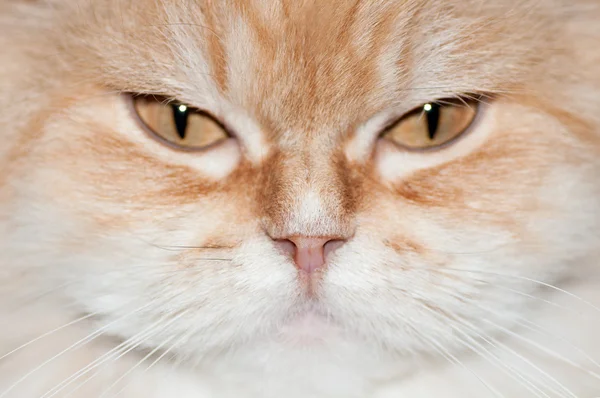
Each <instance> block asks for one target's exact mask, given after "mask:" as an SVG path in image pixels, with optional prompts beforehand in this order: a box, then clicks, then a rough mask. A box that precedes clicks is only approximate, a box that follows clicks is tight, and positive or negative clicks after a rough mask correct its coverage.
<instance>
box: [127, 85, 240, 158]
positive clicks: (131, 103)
mask: <svg viewBox="0 0 600 398" xmlns="http://www.w3.org/2000/svg"><path fill="white" fill-rule="evenodd" d="M125 96H126V101H127V105H128V107H129V111H130V113H131V114H132V116H133V119H134V120H135V122H136V124H137V125H138V126H139V127H140V128H141V129H142V130H143V131H144V133H145V134H146V135H147V136H149V137H150V138H152V139H153V140H155V141H157V142H158V143H160V144H161V145H164V146H166V147H168V148H169V149H171V150H174V151H177V152H187V153H190V152H192V153H202V152H205V151H209V150H211V149H214V148H216V147H218V146H220V145H222V144H223V143H225V142H227V141H229V140H230V139H235V138H236V136H235V134H233V133H232V130H231V129H230V128H229V127H228V126H227V125H226V124H225V123H223V122H222V121H221V120H219V119H218V118H216V117H215V116H214V115H213V114H212V113H210V112H208V111H206V110H203V109H199V108H196V107H193V106H189V105H187V104H185V103H183V102H180V101H177V100H175V99H171V98H168V97H166V96H163V95H158V94H139V93H126V94H125ZM138 98H150V99H151V100H153V101H156V102H160V103H161V104H162V105H164V106H171V105H173V104H176V105H185V106H186V107H188V109H191V110H192V111H193V112H195V113H198V114H200V115H203V116H206V117H208V118H210V119H212V121H214V122H215V123H216V124H217V125H218V126H219V127H220V128H221V129H223V131H224V132H225V134H226V135H227V138H225V139H222V140H219V141H216V142H214V143H212V144H210V145H207V146H204V147H199V148H194V147H184V146H179V145H177V144H175V143H173V142H171V141H169V140H167V139H166V138H164V137H163V136H162V135H160V134H158V133H157V132H155V131H154V130H152V129H151V128H150V126H148V125H147V124H146V122H144V120H142V118H141V116H140V115H139V113H138V111H137V109H136V106H135V101H136V99H138Z"/></svg>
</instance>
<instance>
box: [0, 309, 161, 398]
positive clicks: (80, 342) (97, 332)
mask: <svg viewBox="0 0 600 398" xmlns="http://www.w3.org/2000/svg"><path fill="white" fill-rule="evenodd" d="M151 305H153V303H152V302H150V303H147V304H146V305H144V306H141V307H139V308H137V309H136V310H134V311H131V312H129V313H127V314H125V315H123V316H121V317H119V318H117V319H115V320H114V321H112V322H110V323H108V324H106V325H104V326H102V327H100V328H98V329H97V330H95V331H94V332H92V333H90V334H89V335H87V336H86V337H84V338H82V339H80V340H78V341H76V342H75V343H73V344H72V345H70V346H69V347H67V348H65V349H64V350H62V351H60V352H59V353H58V354H56V355H54V356H52V357H51V358H49V359H47V360H45V361H44V362H42V363H41V364H40V365H38V366H36V367H35V368H33V369H32V370H30V371H29V372H27V373H26V374H25V375H24V376H22V377H21V378H20V379H18V380H17V381H15V382H14V383H13V384H11V385H10V386H8V387H7V388H6V389H5V390H4V391H3V392H2V393H1V394H0V398H4V397H6V395H7V394H8V393H9V392H11V391H12V390H13V389H14V388H15V387H17V386H18V385H19V384H21V383H22V382H23V381H25V380H26V379H27V378H29V377H30V376H31V375H33V374H34V373H35V372H37V371H38V370H40V369H41V368H43V367H44V366H46V365H48V364H49V363H51V362H53V361H54V360H56V359H58V358H60V357H61V356H62V355H64V354H66V353H67V352H69V351H71V350H74V349H76V348H78V347H81V346H83V345H85V344H87V343H89V342H90V341H93V340H94V339H96V338H97V337H99V336H100V335H102V334H103V333H104V332H105V331H106V330H108V329H109V328H110V327H111V326H113V325H114V324H116V323H118V322H121V321H123V320H124V319H126V318H127V317H128V316H130V315H133V314H135V313H137V312H139V311H142V310H144V309H146V308H148V307H150V306H151Z"/></svg>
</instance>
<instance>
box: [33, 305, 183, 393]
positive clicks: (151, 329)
mask: <svg viewBox="0 0 600 398" xmlns="http://www.w3.org/2000/svg"><path fill="white" fill-rule="evenodd" d="M183 314H185V311H184V312H181V313H180V314H179V315H178V316H176V317H174V318H173V319H171V320H169V322H167V323H166V324H162V323H163V321H164V319H165V317H167V316H168V315H165V316H163V317H162V318H161V319H159V320H158V321H156V322H154V323H153V324H151V325H150V326H148V327H147V328H146V329H144V330H143V331H141V332H139V333H137V334H135V335H134V336H132V337H130V338H129V339H127V340H125V341H124V342H122V343H121V344H119V345H117V346H116V347H114V348H112V349H111V350H109V351H108V352H106V353H105V354H103V355H101V356H100V357H98V358H96V359H95V360H94V361H92V362H91V363H89V364H88V365H86V366H85V367H83V368H82V369H80V370H79V371H77V372H75V373H74V374H72V375H71V376H69V377H68V378H66V379H65V380H63V381H62V382H60V383H59V384H58V385H56V386H54V387H53V388H52V389H50V390H49V391H47V392H46V393H45V394H44V395H43V396H42V397H41V398H52V397H54V396H56V394H58V393H60V392H61V391H62V390H63V389H65V388H66V387H68V386H69V385H71V384H72V383H73V382H75V381H77V380H78V379H79V378H81V376H84V375H86V374H88V373H89V372H90V371H92V370H94V369H96V368H98V367H99V366H101V365H103V364H104V363H106V362H108V361H109V360H111V359H115V360H118V359H120V358H122V357H123V356H124V355H126V354H128V353H129V352H131V351H133V350H134V349H136V348H137V347H139V345H140V344H141V343H143V342H144V341H145V340H147V339H148V338H149V337H151V336H153V335H155V334H156V333H158V332H161V331H162V330H164V329H166V328H167V327H168V326H170V325H171V324H172V323H173V322H175V321H176V320H177V319H179V317H181V316H182V315H183ZM115 355H117V357H116V358H115Z"/></svg>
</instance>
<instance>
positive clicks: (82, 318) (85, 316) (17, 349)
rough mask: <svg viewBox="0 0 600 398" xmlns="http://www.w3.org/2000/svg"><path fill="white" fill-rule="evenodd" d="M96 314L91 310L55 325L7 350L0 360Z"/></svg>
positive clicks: (96, 313)
mask: <svg viewBox="0 0 600 398" xmlns="http://www.w3.org/2000/svg"><path fill="white" fill-rule="evenodd" d="M96 315H98V312H93V313H91V314H86V315H84V316H82V317H80V318H77V319H75V320H73V321H71V322H69V323H66V324H64V325H62V326H60V327H57V328H55V329H52V330H50V331H49V332H46V333H44V334H42V335H40V336H38V337H36V338H34V339H32V340H30V341H28V342H27V343H24V344H22V345H20V346H18V347H17V348H15V349H13V350H12V351H10V352H7V353H6V354H4V355H2V356H1V357H0V361H2V360H3V359H5V358H6V357H8V356H10V355H12V354H14V353H16V352H18V351H20V350H22V349H24V348H26V347H29V346H30V345H31V344H33V343H35V342H37V341H40V340H41V339H43V338H44V337H48V336H50V335H52V334H54V333H57V332H59V331H61V330H63V329H65V328H68V327H69V326H72V325H75V324H76V323H79V322H82V321H84V320H86V319H89V318H92V317H94V316H96Z"/></svg>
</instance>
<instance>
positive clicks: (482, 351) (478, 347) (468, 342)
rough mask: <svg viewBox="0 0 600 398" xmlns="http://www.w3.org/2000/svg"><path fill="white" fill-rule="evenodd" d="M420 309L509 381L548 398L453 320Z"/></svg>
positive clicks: (427, 308)
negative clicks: (451, 331)
mask: <svg viewBox="0 0 600 398" xmlns="http://www.w3.org/2000/svg"><path fill="white" fill-rule="evenodd" d="M422 309H423V310H425V311H428V312H429V313H430V314H431V315H433V317H434V319H438V320H439V321H441V322H444V323H445V324H447V325H448V326H450V327H451V328H452V330H454V331H455V332H457V333H459V334H460V335H461V336H462V338H458V339H457V340H458V341H459V342H460V343H461V344H463V345H464V346H465V347H466V348H468V349H469V350H471V351H472V352H473V353H475V354H477V355H478V356H480V357H481V358H483V359H485V360H486V361H488V362H490V363H491V364H492V365H494V367H496V368H498V369H499V370H501V371H502V372H503V373H504V374H506V375H507V376H509V377H510V378H511V379H513V380H515V381H516V382H517V383H519V384H521V385H522V386H524V387H525V388H526V389H527V390H528V391H530V392H531V393H533V394H535V396H536V397H540V396H543V397H546V398H550V396H549V395H548V394H546V393H545V392H544V391H542V390H541V389H540V388H539V387H538V386H537V385H535V384H533V382H532V381H531V380H529V379H528V378H527V377H525V376H523V375H521V374H520V373H519V372H518V371H516V369H514V368H513V367H512V366H510V365H508V364H506V363H505V362H503V361H502V360H501V359H500V358H498V356H496V355H494V354H493V353H492V352H490V350H488V349H487V348H486V347H484V346H483V345H482V344H481V343H479V342H477V341H476V340H475V339H473V338H472V337H471V336H469V335H468V334H467V333H465V332H464V331H463V330H462V328H460V327H457V326H456V322H455V321H454V320H453V319H451V318H449V317H442V316H441V315H440V314H438V313H436V312H435V311H433V310H432V309H430V308H429V307H428V306H426V305H423V307H422Z"/></svg>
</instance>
